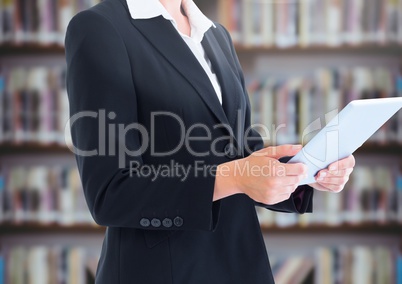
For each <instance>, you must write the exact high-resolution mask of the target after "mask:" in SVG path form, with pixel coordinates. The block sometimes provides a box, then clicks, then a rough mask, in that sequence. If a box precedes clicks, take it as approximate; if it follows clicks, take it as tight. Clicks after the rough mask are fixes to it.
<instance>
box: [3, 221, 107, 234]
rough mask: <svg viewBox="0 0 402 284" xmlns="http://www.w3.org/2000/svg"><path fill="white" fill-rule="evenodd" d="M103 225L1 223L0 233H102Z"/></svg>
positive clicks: (103, 230)
mask: <svg viewBox="0 0 402 284" xmlns="http://www.w3.org/2000/svg"><path fill="white" fill-rule="evenodd" d="M104 232H105V228H104V227H100V226H98V225H92V224H88V225H71V226H63V225H43V224H23V223H22V224H18V225H14V224H1V225H0V235H15V234H103V233H104Z"/></svg>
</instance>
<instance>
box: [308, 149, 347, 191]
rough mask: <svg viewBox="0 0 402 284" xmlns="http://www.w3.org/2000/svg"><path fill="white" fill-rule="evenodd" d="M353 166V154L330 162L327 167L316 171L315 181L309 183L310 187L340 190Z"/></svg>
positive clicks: (322, 189)
mask: <svg viewBox="0 0 402 284" xmlns="http://www.w3.org/2000/svg"><path fill="white" fill-rule="evenodd" d="M354 166H355V158H354V157H353V155H350V156H349V157H347V158H345V159H342V160H339V161H337V162H335V163H332V164H331V165H329V166H328V168H327V169H324V170H321V171H319V172H318V173H317V175H316V177H315V180H316V182H315V183H312V184H309V185H310V186H311V187H313V188H315V189H317V190H321V191H329V192H341V191H342V190H343V188H344V187H345V184H346V183H347V182H348V180H349V176H350V174H351V173H352V171H353V168H354Z"/></svg>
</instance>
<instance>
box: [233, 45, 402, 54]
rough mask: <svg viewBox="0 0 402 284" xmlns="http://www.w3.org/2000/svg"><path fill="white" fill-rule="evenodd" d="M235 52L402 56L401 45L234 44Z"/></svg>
mask: <svg viewBox="0 0 402 284" xmlns="http://www.w3.org/2000/svg"><path fill="white" fill-rule="evenodd" d="M235 48H236V52H237V53H239V54H253V53H255V54H259V53H284V54H287V53H302V54H308V53H311V54H316V53H333V52H336V53H356V52H358V53H359V54H362V53H384V54H387V55H402V45H399V44H386V45H380V44H364V45H342V46H326V45H321V46H319V45H317V46H307V47H302V46H293V47H288V48H280V47H275V46H253V45H243V44H235Z"/></svg>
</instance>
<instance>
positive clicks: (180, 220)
mask: <svg viewBox="0 0 402 284" xmlns="http://www.w3.org/2000/svg"><path fill="white" fill-rule="evenodd" d="M173 223H174V225H175V226H176V227H181V226H183V218H181V217H179V216H177V217H176V218H174V220H173Z"/></svg>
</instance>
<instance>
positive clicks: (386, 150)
mask: <svg viewBox="0 0 402 284" xmlns="http://www.w3.org/2000/svg"><path fill="white" fill-rule="evenodd" d="M356 154H383V155H399V156H401V157H402V144H401V143H396V142H393V143H370V142H368V143H365V144H364V145H363V146H362V147H360V148H359V149H357V150H356Z"/></svg>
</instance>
